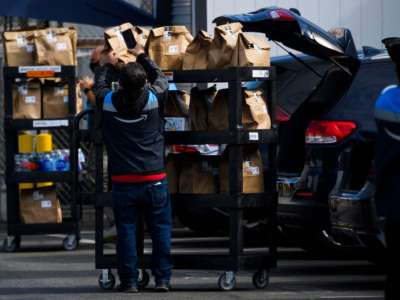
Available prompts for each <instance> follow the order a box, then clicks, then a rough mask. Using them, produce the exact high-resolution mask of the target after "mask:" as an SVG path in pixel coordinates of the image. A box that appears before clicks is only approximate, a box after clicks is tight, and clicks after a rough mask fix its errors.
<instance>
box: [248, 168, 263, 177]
mask: <svg viewBox="0 0 400 300" xmlns="http://www.w3.org/2000/svg"><path fill="white" fill-rule="evenodd" d="M246 171H247V173H248V174H250V176H259V175H260V168H259V167H248V168H247V170H246Z"/></svg>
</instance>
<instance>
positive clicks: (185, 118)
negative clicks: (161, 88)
mask: <svg viewBox="0 0 400 300" xmlns="http://www.w3.org/2000/svg"><path fill="white" fill-rule="evenodd" d="M189 104H190V95H189V94H188V93H187V92H186V91H179V90H178V91H169V93H168V97H167V100H166V101H165V109H164V117H165V131H185V130H189V129H190V126H189Z"/></svg>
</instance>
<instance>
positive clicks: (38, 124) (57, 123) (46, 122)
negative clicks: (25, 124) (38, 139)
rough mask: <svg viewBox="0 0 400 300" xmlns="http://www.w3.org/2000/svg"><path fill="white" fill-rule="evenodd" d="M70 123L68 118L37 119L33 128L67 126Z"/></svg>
mask: <svg viewBox="0 0 400 300" xmlns="http://www.w3.org/2000/svg"><path fill="white" fill-rule="evenodd" d="M68 124H69V122H68V120H37V121H33V124H32V126H33V128H43V127H67V126H68Z"/></svg>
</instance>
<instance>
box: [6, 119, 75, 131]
mask: <svg viewBox="0 0 400 300" xmlns="http://www.w3.org/2000/svg"><path fill="white" fill-rule="evenodd" d="M71 125H72V122H71V121H70V120H69V119H48V120H43V119H40V120H31V119H11V118H6V120H5V122H4V128H5V130H51V129H62V128H71Z"/></svg>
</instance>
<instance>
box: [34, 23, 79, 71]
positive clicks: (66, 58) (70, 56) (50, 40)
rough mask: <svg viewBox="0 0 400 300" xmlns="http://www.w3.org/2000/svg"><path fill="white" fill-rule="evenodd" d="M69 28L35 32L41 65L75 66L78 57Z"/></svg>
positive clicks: (37, 52)
mask: <svg viewBox="0 0 400 300" xmlns="http://www.w3.org/2000/svg"><path fill="white" fill-rule="evenodd" d="M72 38H73V34H71V29H69V28H48V29H43V30H36V31H35V47H36V56H37V60H36V61H37V63H38V64H39V65H50V66H54V65H56V66H58V65H61V66H63V65H67V66H68V65H74V64H75V62H76V55H75V54H74V49H76V47H75V46H74V45H73V44H72V42H73V41H72Z"/></svg>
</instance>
